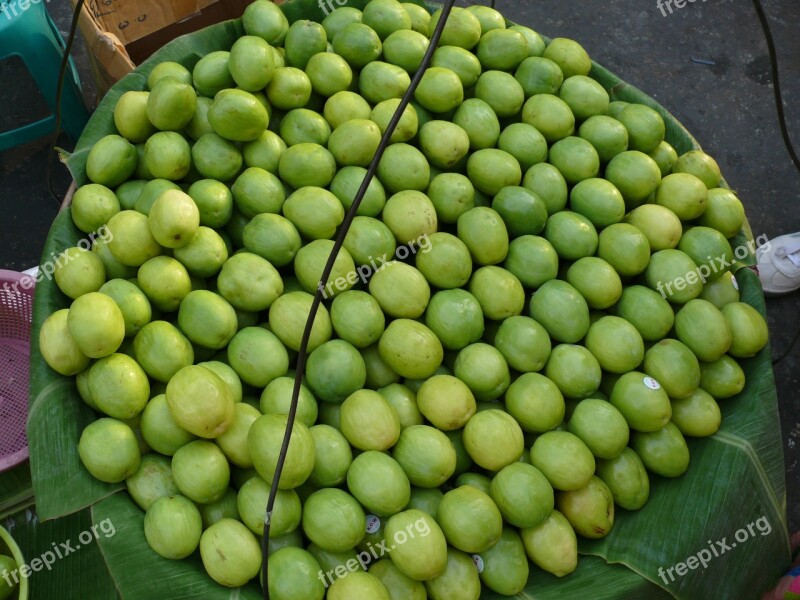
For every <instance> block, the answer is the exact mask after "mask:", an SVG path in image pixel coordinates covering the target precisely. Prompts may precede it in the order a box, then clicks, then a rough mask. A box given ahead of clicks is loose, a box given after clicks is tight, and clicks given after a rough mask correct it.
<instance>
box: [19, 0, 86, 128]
mask: <svg viewBox="0 0 800 600" xmlns="http://www.w3.org/2000/svg"><path fill="white" fill-rule="evenodd" d="M37 7H38V8H37ZM18 18H20V19H31V20H36V21H38V22H37V23H36V24H35V25H31V26H29V27H27V28H25V27H20V28H19V29H18V31H17V32H15V31H14V30H13V29H12V30H11V31H10V32H7V33H6V34H4V35H7V36H8V37H7V40H8V43H9V44H10V45H11V47H16V48H18V49H19V55H20V56H21V57H22V60H23V61H24V63H25V66H26V67H27V69H28V71H29V72H30V74H31V76H32V77H33V79H34V81H35V82H36V84H37V86H38V87H39V90H40V92H41V93H42V96H43V97H44V99H45V101H46V102H47V104H48V106H49V107H50V110H51V112H52V113H53V114H55V109H56V92H57V87H58V85H57V84H58V72H59V67H60V65H61V60H62V57H63V52H62V47H61V44H60V42H59V39H60V37H57V36H56V33H54V31H53V29H52V28H51V25H50V24H49V17H48V15H47V13H46V11H45V8H44V5H43V4H39V5H33V6H31V8H30V9H29V10H28V11H26V12H25V13H22V14H20V15H19V16H18ZM31 31H35V32H36V33H34V34H31V33H30V32H31ZM23 32H27V35H25V34H24V33H23ZM15 34H16V35H15ZM15 38H16V39H15ZM70 67H72V65H70ZM73 68H74V67H73ZM61 115H62V119H61V121H62V124H63V129H64V131H66V132H67V134H68V135H69V136H70V137H71V138H72V139H73V141H75V142H77V140H78V138H79V137H80V134H81V132H82V131H83V128H84V127H85V125H86V122H87V121H88V119H89V114H88V111H87V110H86V105H85V104H84V102H83V94H82V93H81V89H80V84H79V82H78V81H76V77H75V73H74V72H73V71H72V70H71V69H70V70H68V71H67V73H66V77H65V79H64V88H63V92H62V98H61ZM48 120H49V121H50V131H52V127H53V123H54V120H53V118H52V117H50V118H49V119H43V120H42V121H40V122H37V123H31V124H30V125H28V126H26V127H24V128H20V129H21V130H22V131H27V132H28V133H27V135H28V136H30V137H28V139H34V137H33V136H34V135H37V137H38V134H39V132H40V131H41V132H42V133H41V135H46V134H47V133H48V132H47V131H45V130H44V127H45V123H46V122H47V121H48Z"/></svg>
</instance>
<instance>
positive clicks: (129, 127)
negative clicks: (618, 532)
mask: <svg viewBox="0 0 800 600" xmlns="http://www.w3.org/2000/svg"><path fill="white" fill-rule="evenodd" d="M440 13H441V11H439V12H437V13H434V14H433V15H430V14H429V13H428V12H427V11H426V10H425V9H423V8H422V7H420V6H417V5H415V4H401V3H399V2H397V1H396V0H372V1H371V2H369V3H368V4H367V5H366V7H365V9H364V10H363V12H362V11H361V10H358V9H355V8H352V7H342V8H338V9H336V10H333V11H332V12H330V14H329V15H328V16H327V17H326V18H325V19H324V21H323V22H322V23H321V24H320V23H315V22H312V21H297V22H295V23H293V24H292V25H291V26H290V25H289V23H288V21H287V19H286V17H285V16H284V14H283V12H282V11H281V10H280V8H278V7H277V6H275V5H274V4H272V3H270V2H267V1H266V0H255V2H254V3H253V4H251V5H250V6H249V7H248V9H247V11H246V12H245V15H244V18H243V25H244V31H245V32H246V35H245V36H243V37H241V38H240V39H239V40H238V41H237V42H236V43H235V44H234V45H233V47H232V48H230V51H218V52H212V53H210V54H208V55H206V56H203V57H202V58H201V59H200V60H199V61H198V62H197V63H196V64H195V65H193V68H192V70H189V69H187V68H186V67H185V66H182V65H180V64H177V63H170V62H165V63H161V64H159V65H157V66H155V68H153V69H152V71H151V72H150V73H149V77H148V80H147V87H148V89H147V90H143V91H130V92H126V93H125V94H123V95H122V96H121V97H120V99H119V101H118V103H117V105H116V108H115V111H114V120H115V124H116V127H117V130H118V135H108V136H106V137H104V138H102V139H100V140H99V141H98V142H97V143H96V144H95V145H94V146H93V148H92V150H91V151H90V153H89V155H88V159H87V163H86V173H87V176H88V177H89V179H90V180H91V181H92V182H93V183H91V184H87V185H84V186H82V187H81V188H79V189H78V190H77V192H76V193H75V196H74V198H73V201H72V205H71V211H72V218H73V221H74V223H75V225H76V226H77V227H78V228H79V229H80V230H82V231H83V232H86V233H87V234H91V235H90V238H91V239H92V240H93V246H92V248H91V250H89V249H87V248H84V247H80V246H76V247H73V248H68V249H66V250H65V251H64V253H63V254H62V255H61V257H59V260H58V261H57V265H56V269H55V279H56V283H57V284H58V287H59V288H60V290H61V291H62V292H63V293H64V294H66V296H68V297H69V298H70V299H71V300H72V302H71V305H70V307H69V308H68V309H63V310H59V311H57V312H55V313H53V314H52V315H50V316H49V318H47V320H46V321H45V322H44V323H43V325H42V328H41V336H40V345H41V351H42V354H43V356H44V358H45V360H46V361H47V363H48V364H49V365H50V366H51V367H52V368H53V369H54V370H55V371H57V372H58V373H61V374H63V375H68V376H73V375H74V376H77V387H78V390H79V392H80V396H81V398H82V399H83V400H84V401H85V402H86V403H87V404H88V405H89V406H90V407H91V408H92V409H94V410H95V411H96V412H97V414H98V415H99V417H100V418H98V420H96V421H95V422H93V423H92V424H90V425H89V426H88V427H86V428H85V430H84V431H83V433H82V435H81V439H80V443H79V445H78V449H77V450H78V452H79V453H80V457H81V460H82V462H83V464H84V465H85V467H86V468H87V469H88V471H89V472H90V473H91V474H92V475H93V476H94V477H96V478H97V479H99V480H101V481H105V482H113V483H116V482H122V481H125V482H126V483H127V488H128V492H129V493H130V495H131V497H132V498H133V500H134V501H135V502H136V503H137V504H138V505H139V507H141V509H142V510H143V511H146V516H145V518H144V527H145V535H146V537H147V540H148V542H149V544H150V546H151V547H152V549H153V550H154V551H155V552H157V553H158V554H160V555H161V556H164V557H167V558H170V559H182V558H185V557H188V556H190V555H192V554H193V553H195V552H196V551H197V550H198V548H199V553H200V556H201V558H202V561H203V564H204V566H205V568H206V570H207V571H208V574H209V575H210V576H211V577H212V578H213V579H214V580H215V581H217V582H219V583H220V584H222V585H226V586H230V587H238V586H242V585H245V584H247V583H248V582H249V581H250V580H251V579H254V578H255V577H256V576H257V575H258V573H259V570H260V568H261V565H262V553H261V547H260V536H261V535H262V534H263V531H264V520H265V507H266V504H267V497H268V494H269V488H270V484H271V482H272V479H273V476H274V472H275V467H276V464H277V460H278V454H279V450H280V446H281V443H282V440H283V436H284V433H285V430H286V426H287V413H288V408H289V404H290V400H291V396H292V389H293V385H294V375H295V373H294V371H293V370H291V369H292V367H293V366H294V364H295V360H296V356H297V351H298V349H299V348H300V344H301V338H302V333H303V329H304V327H305V324H306V320H307V318H308V315H309V310H310V307H311V304H312V299H313V295H314V294H315V293H318V292H319V293H321V294H322V296H323V298H324V302H323V304H322V306H321V308H320V310H319V313H318V314H317V316H316V318H315V320H314V325H313V329H312V332H311V337H310V342H309V348H308V350H309V352H310V355H309V358H308V362H307V367H306V370H305V373H304V385H303V387H302V388H301V393H300V397H299V405H298V412H297V420H296V422H295V424H294V426H293V433H292V438H291V444H290V446H289V452H288V457H287V460H286V464H285V467H284V470H283V474H282V477H281V479H280V483H279V487H280V491H279V494H278V496H277V502H276V505H275V511H274V513H273V514H272V515H271V521H270V528H271V529H270V535H271V538H270V540H269V548H270V556H269V590H270V596H271V598H273V599H274V600H288V599H293V600H294V599H314V600H319V599H321V598H323V597H324V596H326V594H327V597H328V598H331V599H336V600H339V599H347V600H358V599H364V600H367V599H369V600H376V599H377V600H379V599H385V600H388V599H392V600H398V599H402V600H408V599H423V598H426V597H430V598H433V599H435V600H444V599H450V598H457V599H458V600H469V599H477V598H478V597H479V595H480V593H481V589H482V586H485V587H486V588H488V589H490V590H492V591H494V592H496V593H498V594H504V595H514V594H517V593H518V592H520V591H521V590H522V589H523V588H524V586H525V584H526V581H527V580H528V576H529V573H530V571H529V569H531V568H540V569H544V570H545V571H549V572H551V573H554V574H555V575H558V576H564V575H567V574H568V573H570V572H572V571H573V570H574V569H575V568H576V565H577V561H578V553H577V536H576V534H577V535H578V536H583V537H586V538H600V537H603V536H605V535H607V534H608V532H609V531H610V530H611V528H612V527H613V525H614V510H615V505H616V506H618V507H621V508H624V509H626V510H636V509H639V508H641V507H642V506H643V505H644V504H645V503H646V502H647V500H648V496H649V492H650V486H649V479H648V477H649V476H648V472H650V473H655V474H658V475H660V476H664V477H678V476H680V475H681V474H683V473H684V472H685V471H686V469H687V468H688V466H689V449H688V447H687V444H686V441H685V437H684V436H709V435H712V434H714V433H715V432H716V431H717V429H718V428H719V426H720V422H721V413H720V407H719V405H718V403H717V401H718V400H724V399H725V398H729V397H732V396H735V395H736V394H738V393H739V392H740V391H741V390H742V389H743V387H744V373H743V371H742V369H741V368H740V366H739V365H738V363H737V359H738V358H743V357H749V356H753V355H754V354H755V353H757V352H758V351H759V350H761V349H762V348H763V347H764V346H765V345H766V343H767V326H766V323H765V322H764V319H763V318H762V317H761V316H760V314H759V313H758V312H757V311H756V310H755V309H754V308H752V307H751V306H749V305H747V304H745V303H742V302H740V301H739V294H738V288H737V284H736V280H735V278H734V277H733V275H732V274H731V265H732V264H734V262H735V259H736V258H738V259H742V258H743V257H744V256H743V255H740V254H741V252H740V248H736V249H735V250H734V249H733V248H732V247H731V243H730V241H729V240H731V239H733V238H734V236H736V235H737V234H738V233H739V232H740V230H741V228H742V224H743V222H744V211H743V209H742V205H741V203H740V202H739V200H738V199H737V198H736V196H735V195H734V194H733V193H732V192H731V191H729V190H728V189H725V188H722V187H720V185H721V176H720V172H719V168H718V166H717V164H716V163H715V162H714V160H713V159H712V158H711V157H710V156H708V155H706V154H705V153H703V152H702V151H699V150H695V151H690V152H687V153H685V154H683V155H682V156H680V157H679V156H678V155H677V153H676V151H675V149H674V148H673V147H672V146H671V145H670V144H669V143H667V142H666V141H665V139H664V138H665V126H664V121H663V120H662V117H661V116H660V115H659V113H658V112H656V111H655V110H653V109H652V108H650V107H648V106H645V105H642V104H628V103H625V102H610V99H609V95H608V93H607V91H606V90H605V89H604V88H603V87H602V86H601V85H600V84H599V83H597V82H596V81H595V80H593V79H591V78H590V77H589V76H588V75H589V71H590V69H591V61H590V59H589V56H588V55H587V53H586V52H585V50H584V49H583V48H582V47H581V46H580V45H579V44H578V43H576V42H574V41H571V40H567V39H563V38H559V39H555V40H553V41H552V42H550V43H546V42H545V40H544V39H543V38H542V37H540V36H539V35H538V34H537V33H536V32H534V31H533V30H531V29H529V28H526V27H521V26H516V25H515V26H507V23H506V21H505V20H504V18H503V17H502V15H501V14H500V13H499V12H497V11H495V10H493V9H491V8H488V7H485V6H471V7H469V8H467V9H459V8H456V9H454V10H453V12H452V14H451V15H450V17H449V20H448V22H447V24H446V26H445V27H444V32H443V35H442V39H441V42H440V47H439V48H437V49H436V51H435V53H434V54H433V60H432V66H431V67H430V68H429V69H428V70H427V71H426V72H425V74H424V75H423V77H422V80H421V83H420V86H419V88H418V89H417V91H416V93H415V95H414V101H413V103H412V104H411V105H410V106H409V107H408V108H407V109H406V110H405V112H404V113H403V115H402V118H401V119H400V121H399V125H398V127H397V129H396V130H395V131H394V133H393V134H392V136H391V144H390V145H389V146H388V148H387V150H386V152H385V154H384V156H383V158H382V160H381V162H380V164H379V166H378V169H377V177H376V178H375V179H373V180H372V181H371V182H370V184H369V187H368V188H367V192H366V195H365V197H364V200H363V202H362V204H361V205H360V207H359V208H358V213H357V215H358V216H356V217H355V219H354V221H353V223H352V227H351V228H350V230H349V233H348V234H347V238H346V241H345V243H344V247H343V249H342V250H341V251H340V252H339V254H338V256H337V257H336V261H335V264H334V268H333V272H332V274H331V277H330V279H329V280H328V281H325V282H320V276H321V273H322V270H323V267H324V265H325V263H326V261H327V260H328V258H329V255H330V253H331V249H332V247H333V245H334V242H333V241H332V240H333V238H334V237H335V235H336V234H337V231H338V228H339V227H340V225H341V224H342V222H343V219H344V216H345V212H346V211H347V210H348V209H349V208H350V206H351V205H352V203H353V201H354V198H355V196H356V192H357V190H358V188H359V187H360V185H361V184H362V182H363V179H364V176H365V174H366V172H367V170H366V167H367V166H368V165H369V164H370V162H371V160H372V159H373V157H374V155H375V152H376V150H377V148H378V146H379V143H380V140H381V137H382V135H383V133H384V132H385V131H386V128H387V126H388V124H389V121H390V119H391V117H392V115H393V114H394V112H395V110H396V108H397V107H398V105H399V104H400V97H401V96H402V95H403V93H404V92H405V91H406V89H407V88H408V86H409V85H410V81H411V76H413V74H414V73H415V72H416V70H417V69H418V67H419V65H420V63H421V61H422V58H423V55H424V54H425V52H426V50H427V48H428V45H429V36H430V35H431V34H432V32H433V31H434V28H435V27H436V24H437V22H438V19H439V17H440ZM751 252H752V248H750V249H748V248H745V254H746V255H747V254H750V253H751ZM531 563H533V565H535V566H534V567H532V566H531Z"/></svg>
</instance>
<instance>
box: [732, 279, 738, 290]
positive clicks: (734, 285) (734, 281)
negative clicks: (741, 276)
mask: <svg viewBox="0 0 800 600" xmlns="http://www.w3.org/2000/svg"><path fill="white" fill-rule="evenodd" d="M731 284H733V289H735V290H736V291H737V292H738V291H739V282H738V281H736V277H731Z"/></svg>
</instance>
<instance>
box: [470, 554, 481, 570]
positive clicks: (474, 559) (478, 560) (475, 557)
mask: <svg viewBox="0 0 800 600" xmlns="http://www.w3.org/2000/svg"><path fill="white" fill-rule="evenodd" d="M472 562H474V563H475V566H476V567H477V568H478V573H483V559H482V558H481V557H480V556H478V555H477V554H473V555H472Z"/></svg>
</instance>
